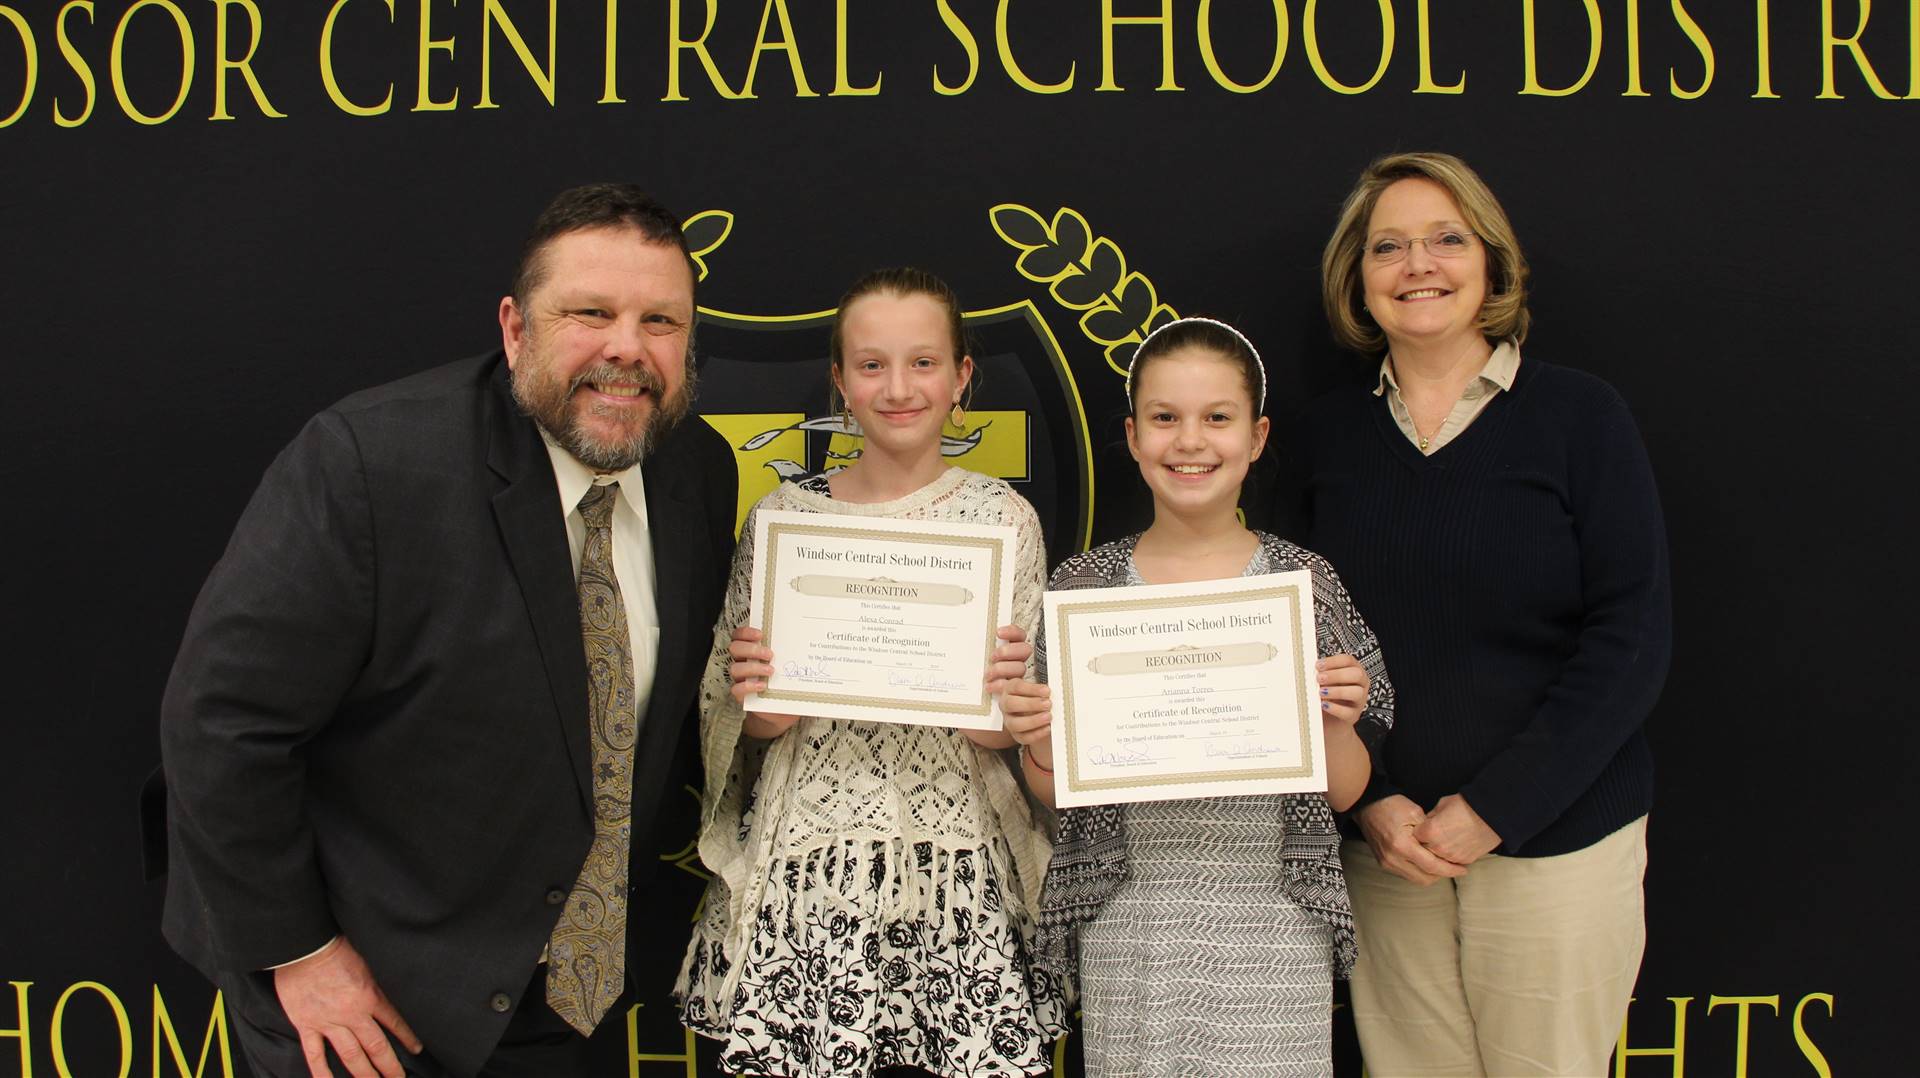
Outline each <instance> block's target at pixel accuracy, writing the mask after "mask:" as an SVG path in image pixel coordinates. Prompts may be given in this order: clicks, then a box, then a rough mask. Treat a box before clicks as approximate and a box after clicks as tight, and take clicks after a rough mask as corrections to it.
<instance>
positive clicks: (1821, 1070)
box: [1793, 992, 1833, 1078]
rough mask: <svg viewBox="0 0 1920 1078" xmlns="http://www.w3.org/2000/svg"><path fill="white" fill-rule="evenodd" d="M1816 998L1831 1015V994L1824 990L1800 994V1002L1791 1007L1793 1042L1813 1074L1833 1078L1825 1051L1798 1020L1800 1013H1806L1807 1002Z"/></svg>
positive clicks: (1831, 1068) (1829, 1015)
mask: <svg viewBox="0 0 1920 1078" xmlns="http://www.w3.org/2000/svg"><path fill="white" fill-rule="evenodd" d="M1816 999H1817V1000H1819V1001H1820V1002H1822V1003H1824V1004H1826V1005H1827V1017H1829V1018H1831V1017H1833V997H1832V996H1830V995H1828V994H1827V993H1825V992H1811V993H1809V994H1807V995H1804V996H1801V997H1800V1002H1799V1003H1797V1004H1795V1005H1794V1008H1793V1043H1794V1044H1796V1045H1798V1046H1799V1047H1800V1054H1801V1056H1803V1057H1805V1059H1806V1061H1807V1063H1808V1064H1810V1065H1811V1066H1812V1067H1813V1073H1814V1074H1816V1075H1818V1076H1819V1078H1833V1067H1832V1066H1830V1065H1829V1064H1828V1063H1827V1056H1826V1053H1824V1052H1822V1051H1820V1049H1819V1048H1817V1047H1816V1046H1815V1045H1814V1043H1813V1038H1812V1037H1809V1036H1807V1027H1806V1024H1805V1023H1804V1022H1802V1021H1801V1020H1800V1019H1801V1015H1803V1014H1804V1013H1806V1009H1807V1004H1809V1003H1812V1002H1813V1001H1814V1000H1816Z"/></svg>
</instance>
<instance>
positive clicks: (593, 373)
mask: <svg viewBox="0 0 1920 1078" xmlns="http://www.w3.org/2000/svg"><path fill="white" fill-rule="evenodd" d="M588 383H592V384H594V385H603V386H635V387H638V388H640V389H643V390H646V391H647V392H648V393H651V394H653V395H654V396H655V397H659V396H661V395H662V394H663V393H664V392H665V391H666V388H667V387H666V385H665V383H664V382H662V381H661V379H660V376H659V375H657V374H655V373H654V372H653V371H652V370H650V369H648V368H646V367H612V366H600V367H593V368H591V369H588V370H584V371H581V372H580V373H579V374H576V375H574V376H573V381H572V382H571V383H569V384H568V386H567V391H568V392H569V393H573V392H576V391H578V390H579V389H580V387H581V386H584V385H587V384H588Z"/></svg>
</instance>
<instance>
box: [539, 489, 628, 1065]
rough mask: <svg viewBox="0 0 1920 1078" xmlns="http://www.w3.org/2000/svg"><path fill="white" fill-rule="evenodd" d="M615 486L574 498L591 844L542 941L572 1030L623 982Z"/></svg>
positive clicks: (552, 998)
mask: <svg viewBox="0 0 1920 1078" xmlns="http://www.w3.org/2000/svg"><path fill="white" fill-rule="evenodd" d="M615 489H616V488H615V487H614V486H613V485H611V484H608V485H606V486H594V487H591V488H589V489H588V490H587V493H586V495H585V496H584V497H582V498H581V499H580V516H581V518H582V519H584V520H585V521H586V522H587V542H586V546H585V547H584V548H583V549H582V551H581V553H580V635H581V637H582V640H583V642H584V643H585V644H586V651H587V692H588V697H589V700H588V703H589V707H588V711H589V715H590V718H591V720H592V723H593V848H592V849H591V850H589V851H588V852H587V863H586V864H585V865H584V866H582V867H581V869H580V878H579V879H578V880H577V881H575V883H574V885H573V893H572V894H570V895H568V896H567V905H566V908H565V910H564V911H563V912H562V913H561V915H560V923H559V924H557V925H555V926H554V929H553V938H552V940H551V941H550V942H549V944H548V947H547V958H548V964H547V1005H548V1006H550V1007H552V1008H553V1009H554V1011H555V1012H556V1013H557V1014H559V1015H560V1017H561V1018H563V1019H565V1020H566V1023H567V1024H568V1025H570V1026H572V1027H573V1028H574V1029H577V1030H579V1031H580V1033H581V1035H583V1036H584V1035H587V1034H590V1033H592V1032H593V1027H594V1026H596V1025H598V1024H599V1023H600V1019H601V1017H602V1016H604V1015H605V1014H606V1013H607V1010H608V1008H610V1007H612V1006H613V1001H614V999H615V998H616V997H618V996H619V995H620V991H621V989H622V988H623V987H624V986H625V983H626V967H627V961H626V959H627V850H628V845H629V841H630V834H629V833H630V828H631V822H630V819H629V814H630V812H631V808H630V804H631V801H632V799H633V740H634V727H635V715H634V713H633V712H634V687H633V650H632V643H631V641H630V639H629V638H628V636H627V607H626V603H625V602H624V601H622V600H621V598H620V583H619V581H618V580H617V579H615V577H614V575H613V528H612V518H613V499H614V491H615Z"/></svg>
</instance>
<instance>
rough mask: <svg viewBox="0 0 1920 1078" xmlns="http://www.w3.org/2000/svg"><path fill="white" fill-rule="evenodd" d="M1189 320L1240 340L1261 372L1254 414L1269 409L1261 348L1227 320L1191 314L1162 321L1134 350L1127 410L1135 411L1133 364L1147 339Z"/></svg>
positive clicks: (1130, 369)
mask: <svg viewBox="0 0 1920 1078" xmlns="http://www.w3.org/2000/svg"><path fill="white" fill-rule="evenodd" d="M1189 322H1204V323H1206V324H1207V325H1209V326H1218V327H1220V328H1221V329H1224V330H1226V331H1227V332H1228V333H1231V334H1233V337H1234V339H1235V340H1237V341H1239V342H1240V343H1241V345H1242V346H1244V347H1245V348H1246V350H1247V354H1248V355H1251V356H1252V357H1253V366H1254V369H1255V370H1257V371H1259V372H1260V396H1259V397H1258V398H1256V399H1255V400H1254V402H1253V404H1254V414H1255V415H1260V414H1262V413H1264V412H1266V410H1267V365H1266V364H1265V363H1264V362H1262V361H1261V359H1260V351H1259V349H1256V348H1255V347H1254V346H1253V342H1252V341H1250V340H1248V339H1247V335H1246V334H1244V333H1242V332H1240V331H1239V330H1237V329H1235V328H1233V327H1232V326H1230V325H1227V324H1226V323H1225V322H1222V321H1220V320H1219V319H1217V318H1203V317H1201V316H1199V315H1189V316H1187V317H1186V318H1176V319H1174V320H1173V321H1171V322H1166V323H1162V324H1161V326H1160V328H1159V329H1156V330H1154V331H1153V332H1152V333H1149V334H1147V335H1146V338H1145V339H1143V340H1142V341H1141V342H1140V344H1139V346H1138V347H1136V348H1135V349H1134V350H1133V355H1132V356H1131V357H1130V358H1129V359H1128V360H1127V411H1129V412H1131V411H1133V364H1134V361H1135V360H1138V359H1139V358H1140V353H1141V352H1143V351H1145V350H1146V347H1147V341H1150V340H1152V339H1154V338H1155V337H1157V336H1159V335H1160V334H1161V332H1162V331H1164V330H1169V329H1172V328H1173V327H1175V326H1184V325H1186V324H1188V323H1189Z"/></svg>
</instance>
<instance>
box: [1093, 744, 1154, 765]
mask: <svg viewBox="0 0 1920 1078" xmlns="http://www.w3.org/2000/svg"><path fill="white" fill-rule="evenodd" d="M1087 761H1088V762H1089V763H1095V764H1104V765H1106V766H1108V767H1127V766H1130V765H1134V764H1151V763H1156V762H1158V757H1155V756H1153V755H1152V754H1150V753H1147V752H1143V751H1141V750H1140V749H1131V748H1118V749H1109V748H1107V747H1106V746H1105V745H1089V746H1087Z"/></svg>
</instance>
